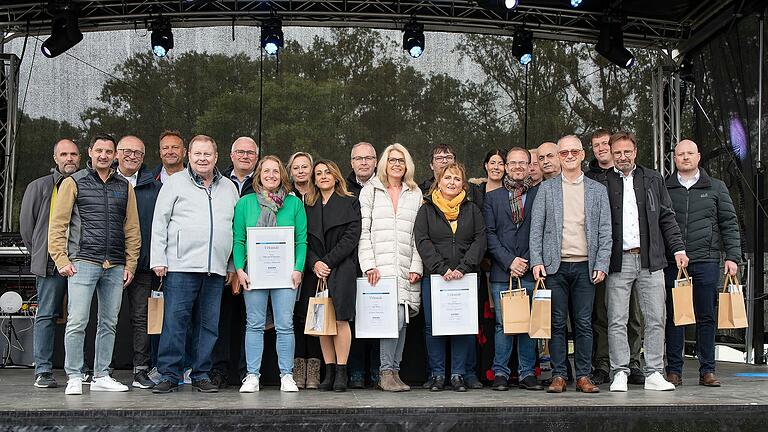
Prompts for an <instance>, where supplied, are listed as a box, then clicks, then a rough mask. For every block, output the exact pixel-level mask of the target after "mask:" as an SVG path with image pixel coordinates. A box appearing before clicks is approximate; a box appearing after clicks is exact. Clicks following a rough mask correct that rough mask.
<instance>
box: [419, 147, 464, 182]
mask: <svg viewBox="0 0 768 432" xmlns="http://www.w3.org/2000/svg"><path fill="white" fill-rule="evenodd" d="M431 154H432V158H431V159H430V161H429V169H430V170H431V171H432V177H431V178H429V179H427V180H424V181H423V182H421V184H420V185H419V189H421V191H422V192H423V193H427V192H429V189H430V188H431V187H432V183H434V182H435V178H437V174H438V173H439V172H440V170H441V169H443V168H445V167H446V166H448V164H449V163H452V162H456V152H455V151H454V150H453V147H451V146H449V145H448V144H442V143H440V144H437V145H436V146H434V147H432V152H431Z"/></svg>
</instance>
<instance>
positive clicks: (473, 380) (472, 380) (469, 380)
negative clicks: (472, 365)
mask: <svg viewBox="0 0 768 432" xmlns="http://www.w3.org/2000/svg"><path fill="white" fill-rule="evenodd" d="M464 384H466V385H467V388H470V389H474V390H480V389H481V388H483V383H481V382H480V380H479V379H478V378H477V375H475V374H474V373H470V374H469V375H465V376H464Z"/></svg>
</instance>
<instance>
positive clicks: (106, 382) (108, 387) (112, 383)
mask: <svg viewBox="0 0 768 432" xmlns="http://www.w3.org/2000/svg"><path fill="white" fill-rule="evenodd" d="M91 391H104V392H127V391H128V386H127V385H124V384H121V383H120V382H118V381H116V380H115V379H114V378H112V377H111V376H103V377H98V378H94V379H93V382H92V383H91Z"/></svg>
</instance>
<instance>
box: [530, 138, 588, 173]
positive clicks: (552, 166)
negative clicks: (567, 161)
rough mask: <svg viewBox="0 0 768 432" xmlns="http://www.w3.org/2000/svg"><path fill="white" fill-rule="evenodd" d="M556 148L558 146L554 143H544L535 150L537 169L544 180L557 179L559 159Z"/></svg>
mask: <svg viewBox="0 0 768 432" xmlns="http://www.w3.org/2000/svg"><path fill="white" fill-rule="evenodd" d="M561 139H562V138H561ZM579 142H581V141H579ZM558 143H559V141H558ZM558 147H559V145H558V144H556V143H553V142H545V143H542V144H541V145H540V146H539V148H538V149H536V150H537V154H538V158H539V169H540V170H541V173H542V175H543V177H544V180H548V179H551V178H554V177H557V176H558V175H559V174H560V159H559V158H558V157H557V154H558V153H557V152H558V150H559V149H558Z"/></svg>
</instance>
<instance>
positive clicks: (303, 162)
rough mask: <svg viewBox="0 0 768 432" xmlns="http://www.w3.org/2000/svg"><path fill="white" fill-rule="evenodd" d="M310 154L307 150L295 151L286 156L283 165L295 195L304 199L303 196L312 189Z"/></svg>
mask: <svg viewBox="0 0 768 432" xmlns="http://www.w3.org/2000/svg"><path fill="white" fill-rule="evenodd" d="M312 166H313V160H312V155H311V154H309V153H307V152H303V151H300V152H296V153H294V154H292V155H291V157H289V158H288V163H287V164H285V167H286V168H287V169H288V178H289V179H290V180H291V182H292V183H293V190H294V193H295V194H296V196H297V197H299V198H301V200H302V201H304V196H305V195H306V194H307V193H309V191H310V190H311V189H312V182H311V180H312Z"/></svg>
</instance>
